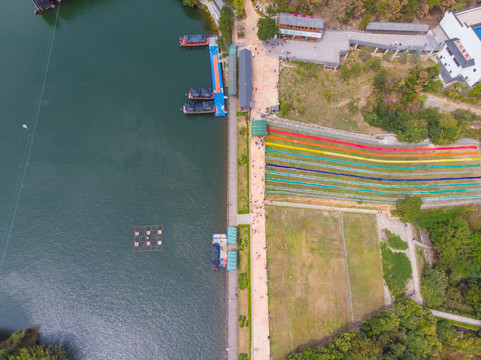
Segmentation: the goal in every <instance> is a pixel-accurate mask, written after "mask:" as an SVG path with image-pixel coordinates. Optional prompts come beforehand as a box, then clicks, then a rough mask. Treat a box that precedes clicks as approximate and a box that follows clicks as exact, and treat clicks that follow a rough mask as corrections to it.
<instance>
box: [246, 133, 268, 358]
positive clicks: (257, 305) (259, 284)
mask: <svg viewBox="0 0 481 360" xmlns="http://www.w3.org/2000/svg"><path fill="white" fill-rule="evenodd" d="M256 142H257V144H256ZM260 143H261V140H260V138H259V137H257V136H253V137H251V139H250V167H251V168H250V172H249V173H250V184H251V186H250V189H251V199H250V209H251V296H252V299H251V301H252V349H251V359H253V360H269V359H270V342H269V338H268V337H269V317H268V316H269V302H268V298H267V291H268V290H267V269H266V264H267V255H266V221H265V220H266V216H265V206H264V191H265V190H264V189H265V181H264V172H265V148H264V145H260Z"/></svg>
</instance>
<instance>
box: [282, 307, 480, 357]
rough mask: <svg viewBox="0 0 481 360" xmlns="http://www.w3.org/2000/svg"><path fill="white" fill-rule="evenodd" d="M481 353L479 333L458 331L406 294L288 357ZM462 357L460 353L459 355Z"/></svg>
mask: <svg viewBox="0 0 481 360" xmlns="http://www.w3.org/2000/svg"><path fill="white" fill-rule="evenodd" d="M452 354H456V355H460V356H463V355H466V356H472V355H481V337H479V335H478V334H476V333H473V332H469V331H465V332H464V333H460V332H459V330H457V329H456V328H454V327H453V326H452V325H451V324H449V323H448V322H447V321H446V320H438V319H436V318H435V317H434V316H433V315H432V314H431V312H430V311H429V310H427V309H426V308H423V307H422V306H421V305H419V304H416V303H415V302H414V301H413V300H411V299H408V298H403V299H401V300H400V301H399V302H398V303H397V304H395V305H394V306H393V309H392V310H385V311H381V312H379V313H378V314H376V315H374V316H373V317H372V318H371V319H369V320H366V321H364V322H363V323H362V325H361V329H360V330H351V331H344V332H342V333H340V334H337V335H336V336H335V337H334V338H333V340H332V341H331V342H330V343H329V344H326V345H325V346H322V347H314V348H308V349H306V350H304V351H303V352H302V353H299V354H294V355H292V356H290V357H289V360H342V359H370V360H371V359H384V360H395V359H433V358H439V357H441V356H449V355H452ZM459 358H461V357H459Z"/></svg>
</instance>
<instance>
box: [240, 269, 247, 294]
mask: <svg viewBox="0 0 481 360" xmlns="http://www.w3.org/2000/svg"><path fill="white" fill-rule="evenodd" d="M248 286H249V279H248V278H247V274H246V273H241V274H239V289H241V290H244V289H247V287H248Z"/></svg>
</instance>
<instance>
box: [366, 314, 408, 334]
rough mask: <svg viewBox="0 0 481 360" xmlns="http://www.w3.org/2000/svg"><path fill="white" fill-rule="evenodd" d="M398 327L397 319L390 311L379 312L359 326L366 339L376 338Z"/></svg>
mask: <svg viewBox="0 0 481 360" xmlns="http://www.w3.org/2000/svg"><path fill="white" fill-rule="evenodd" d="M398 326H399V317H398V316H397V315H396V314H395V313H394V312H392V311H381V312H380V313H379V314H376V315H374V316H373V317H372V318H371V319H370V320H367V321H365V322H364V323H363V324H362V326H361V332H362V333H364V334H366V336H367V337H377V336H379V335H381V334H382V333H384V332H388V331H391V330H392V329H394V328H397V327H398Z"/></svg>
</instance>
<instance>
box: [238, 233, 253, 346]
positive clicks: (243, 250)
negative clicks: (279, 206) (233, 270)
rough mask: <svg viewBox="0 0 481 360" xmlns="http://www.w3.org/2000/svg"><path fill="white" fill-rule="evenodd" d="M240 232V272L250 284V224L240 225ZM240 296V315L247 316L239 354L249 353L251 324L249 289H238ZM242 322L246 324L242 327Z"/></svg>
mask: <svg viewBox="0 0 481 360" xmlns="http://www.w3.org/2000/svg"><path fill="white" fill-rule="evenodd" d="M238 229H239V233H238V236H237V238H238V245H239V267H238V273H239V274H242V273H245V274H247V276H248V280H249V284H250V278H249V276H250V275H249V272H250V271H249V232H250V228H249V226H240V227H239V228H238ZM238 294H239V298H238V301H239V302H238V303H239V316H245V318H246V321H242V322H241V321H240V322H239V354H242V353H244V354H249V326H248V325H247V324H246V323H247V321H248V320H249V289H248V288H247V289H244V290H240V288H239V291H238ZM241 324H243V325H244V326H242V327H241Z"/></svg>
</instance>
